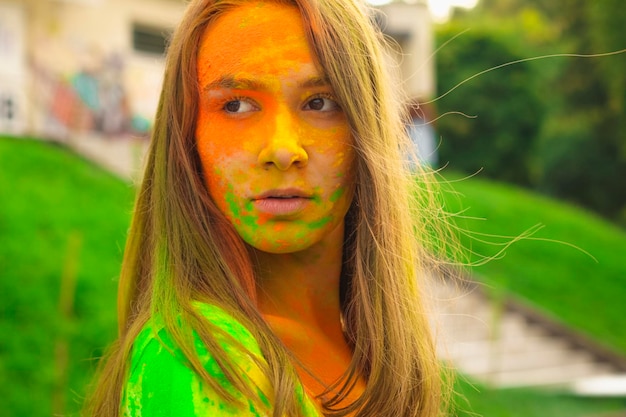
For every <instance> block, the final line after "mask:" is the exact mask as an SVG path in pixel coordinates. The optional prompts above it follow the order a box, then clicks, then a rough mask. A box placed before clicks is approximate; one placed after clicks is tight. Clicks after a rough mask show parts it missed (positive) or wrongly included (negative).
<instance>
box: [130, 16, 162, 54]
mask: <svg viewBox="0 0 626 417" xmlns="http://www.w3.org/2000/svg"><path fill="white" fill-rule="evenodd" d="M169 32H170V31H169V30H168V29H164V28H159V27H154V26H148V25H143V24H138V23H135V24H133V49H134V50H135V51H138V52H145V53H148V54H155V55H163V54H164V53H165V49H166V48H167V42H168V38H169V35H170V33H169Z"/></svg>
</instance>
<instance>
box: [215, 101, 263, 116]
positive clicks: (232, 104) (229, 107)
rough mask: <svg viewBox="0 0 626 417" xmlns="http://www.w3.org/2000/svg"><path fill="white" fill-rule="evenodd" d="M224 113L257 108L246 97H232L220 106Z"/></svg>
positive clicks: (238, 112) (235, 112)
mask: <svg viewBox="0 0 626 417" xmlns="http://www.w3.org/2000/svg"><path fill="white" fill-rule="evenodd" d="M222 108H223V109H224V111H225V112H226V113H233V114H241V113H248V112H253V111H256V110H258V109H259V108H258V106H256V105H255V104H254V103H251V102H250V101H248V100H246V99H233V100H230V101H227V102H226V103H225V104H224V107H222Z"/></svg>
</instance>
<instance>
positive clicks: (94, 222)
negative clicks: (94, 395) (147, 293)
mask: <svg viewBox="0 0 626 417" xmlns="http://www.w3.org/2000/svg"><path fill="white" fill-rule="evenodd" d="M0 167H1V170H2V174H1V175H0V202H2V203H1V205H0V294H2V303H1V304H0V334H1V335H2V338H0V387H1V389H0V391H2V395H0V409H1V410H3V411H2V413H1V414H3V415H12V416H33V417H36V416H42V417H43V416H46V417H48V416H51V415H53V413H62V412H65V413H67V414H70V413H72V412H75V411H76V410H78V409H79V407H80V403H81V398H80V397H81V396H82V394H83V393H84V387H85V385H86V384H87V382H88V380H89V378H90V377H91V376H92V375H93V371H94V365H95V363H94V362H95V361H94V360H92V359H93V358H95V357H97V356H99V355H100V354H101V352H102V349H103V348H104V347H105V346H106V345H108V344H109V343H110V342H111V341H112V340H113V338H114V336H115V331H116V328H115V314H116V312H115V302H116V301H115V299H116V298H115V297H116V286H117V282H116V279H117V278H116V277H117V274H118V270H119V265H120V262H121V255H122V249H123V247H124V241H125V234H126V230H127V228H128V223H129V220H130V210H131V205H132V200H133V194H134V191H133V190H132V188H131V186H129V185H127V184H125V183H124V182H122V181H120V180H119V179H118V178H115V177H113V176H112V175H111V174H109V173H107V172H105V171H103V170H101V169H99V168H97V167H94V166H93V164H91V163H89V162H87V161H85V160H83V159H80V158H78V157H77V156H76V155H74V154H73V153H71V152H69V151H67V150H65V149H63V148H61V147H59V146H54V145H52V144H46V143H41V142H39V141H32V140H25V139H8V138H0ZM62 287H64V290H63V291H62V290H61V288H62Z"/></svg>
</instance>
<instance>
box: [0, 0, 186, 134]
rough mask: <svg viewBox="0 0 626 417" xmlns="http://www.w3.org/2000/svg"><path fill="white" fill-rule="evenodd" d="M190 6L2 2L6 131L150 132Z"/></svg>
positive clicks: (0, 100) (162, 1) (0, 119)
mask: <svg viewBox="0 0 626 417" xmlns="http://www.w3.org/2000/svg"><path fill="white" fill-rule="evenodd" d="M183 8H184V2H183V0H132V1H128V0H8V1H7V0H0V63H1V65H0V132H3V133H9V134H16V135H22V134H29V135H36V136H42V137H50V138H56V139H65V138H66V137H67V136H68V135H70V134H71V133H75V132H83V131H93V132H99V133H102V134H104V135H112V136H115V135H121V134H124V133H128V132H132V133H135V134H142V133H145V132H146V131H147V130H148V129H149V126H150V120H152V117H153V115H154V111H155V108H156V104H157V101H158V94H159V90H160V84H161V78H162V73H163V58H162V56H163V51H164V48H165V39H166V38H167V35H168V33H170V32H171V30H172V29H173V27H174V26H175V25H176V23H177V21H178V19H179V18H180V16H181V14H182V11H183Z"/></svg>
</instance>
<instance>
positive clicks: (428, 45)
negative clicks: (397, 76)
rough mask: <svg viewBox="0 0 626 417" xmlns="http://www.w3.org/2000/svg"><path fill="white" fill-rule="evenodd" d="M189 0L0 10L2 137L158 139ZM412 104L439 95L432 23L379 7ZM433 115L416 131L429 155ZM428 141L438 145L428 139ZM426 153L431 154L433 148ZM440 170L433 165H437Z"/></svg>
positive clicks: (424, 12)
mask: <svg viewBox="0 0 626 417" xmlns="http://www.w3.org/2000/svg"><path fill="white" fill-rule="evenodd" d="M184 6H185V1H184V0H132V1H129V0H0V63H1V65H0V133H9V134H14V135H33V136H37V137H44V138H53V139H57V140H66V139H70V138H72V137H75V136H80V134H81V133H95V134H98V135H100V136H103V137H109V136H111V137H117V136H124V135H128V134H131V135H134V136H142V135H146V134H147V133H148V131H149V129H150V126H151V121H152V119H153V117H154V113H155V109H156V105H157V102H158V95H159V92H160V85H161V81H162V74H163V52H164V50H165V45H166V39H167V37H168V34H169V33H170V32H171V31H172V29H173V28H174V27H175V25H176V24H177V22H178V21H179V19H180V17H181V15H182V12H183V9H184ZM378 10H379V13H377V15H376V21H377V22H378V24H380V25H381V27H382V28H383V29H384V31H385V33H386V34H388V35H389V36H391V37H393V38H394V39H395V41H396V43H397V46H398V47H399V49H398V48H395V49H394V51H393V53H392V55H394V57H395V61H396V62H397V66H398V68H399V69H400V70H401V73H402V77H401V78H402V79H403V80H404V81H403V82H404V88H405V91H406V93H407V95H408V96H409V97H410V99H411V101H412V102H413V104H415V103H419V102H424V101H427V100H428V99H430V98H431V97H432V96H433V94H434V90H435V86H434V70H433V67H434V65H433V59H432V49H433V47H432V44H433V41H432V29H431V23H430V14H429V12H428V8H427V6H426V4H425V3H424V2H423V1H422V2H420V1H418V2H416V3H412V4H408V3H403V2H394V3H390V4H387V5H384V6H380V7H379V9H378ZM427 110H428V109H427V108H424V107H419V108H417V110H416V111H415V112H413V116H414V122H413V123H412V125H411V126H409V131H410V132H411V135H412V136H413V137H414V138H415V140H416V143H417V144H418V145H417V146H418V147H419V148H420V154H422V155H425V157H424V158H422V159H426V160H427V158H426V157H427V156H428V155H431V151H429V150H427V151H424V149H430V148H431V147H432V145H428V143H429V140H428V138H430V142H434V139H433V138H434V135H432V132H430V133H429V127H430V125H429V124H428V123H426V119H427V118H426V117H425V114H428V111H427ZM429 134H430V136H429ZM427 145H428V146H427ZM431 162H432V161H431Z"/></svg>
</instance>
